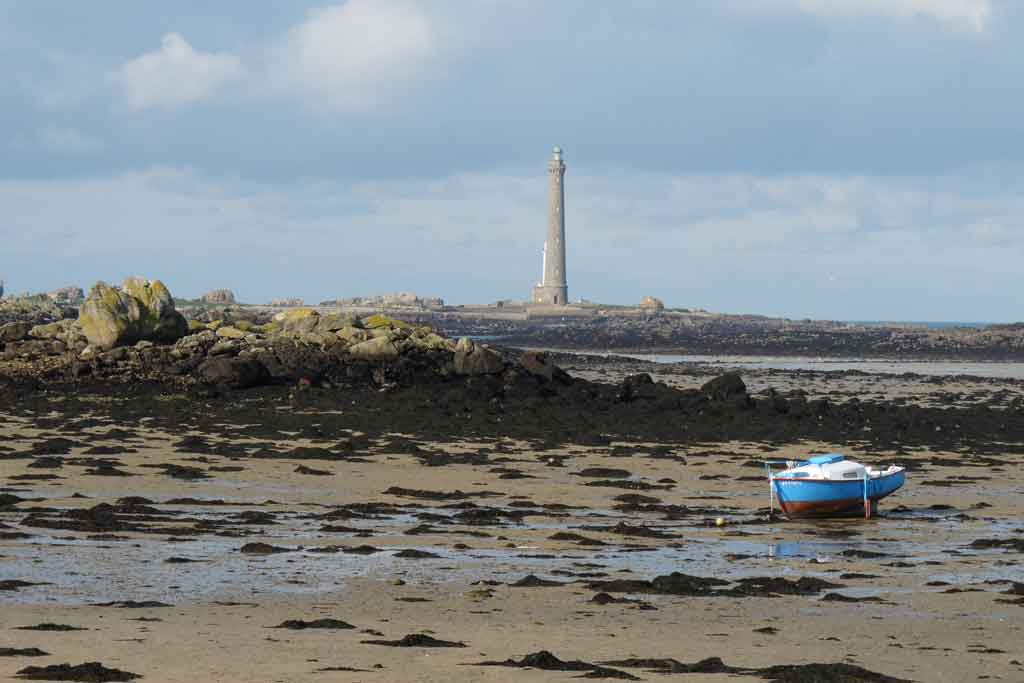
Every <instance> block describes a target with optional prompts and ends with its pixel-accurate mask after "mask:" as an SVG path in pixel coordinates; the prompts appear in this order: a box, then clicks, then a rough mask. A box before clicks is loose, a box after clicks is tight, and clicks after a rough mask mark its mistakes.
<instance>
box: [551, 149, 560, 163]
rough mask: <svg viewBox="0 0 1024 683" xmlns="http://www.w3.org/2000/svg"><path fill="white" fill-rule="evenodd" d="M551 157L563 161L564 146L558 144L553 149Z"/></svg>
mask: <svg viewBox="0 0 1024 683" xmlns="http://www.w3.org/2000/svg"><path fill="white" fill-rule="evenodd" d="M551 158H552V159H553V160H555V161H561V160H562V148H561V147H557V146H556V147H555V148H554V149H553V150H551Z"/></svg>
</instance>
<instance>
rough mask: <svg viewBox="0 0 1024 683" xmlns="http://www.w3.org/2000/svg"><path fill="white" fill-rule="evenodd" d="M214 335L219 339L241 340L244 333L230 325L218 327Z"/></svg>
mask: <svg viewBox="0 0 1024 683" xmlns="http://www.w3.org/2000/svg"><path fill="white" fill-rule="evenodd" d="M215 334H216V335H217V336H218V337H220V338H221V339H242V338H244V337H245V332H244V331H243V330H240V329H238V328H237V327H232V326H230V325H225V326H224V327H218V328H217V331H216V333H215Z"/></svg>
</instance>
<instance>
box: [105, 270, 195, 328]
mask: <svg viewBox="0 0 1024 683" xmlns="http://www.w3.org/2000/svg"><path fill="white" fill-rule="evenodd" d="M121 289H122V290H123V291H124V292H125V293H126V294H128V295H129V296H131V297H132V298H133V299H135V300H136V301H138V302H139V323H138V325H139V338H140V339H147V340H150V341H158V342H166V343H173V342H175V341H177V340H178V339H181V338H182V337H183V336H185V334H186V333H187V332H188V322H187V321H186V320H185V318H184V316H182V315H181V314H180V313H178V311H176V310H175V308H174V298H173V297H172V296H171V293H170V291H168V289H167V287H166V286H165V285H164V283H163V282H161V281H160V280H146V279H143V278H139V277H130V278H127V279H126V280H125V281H124V285H123V286H122V287H121Z"/></svg>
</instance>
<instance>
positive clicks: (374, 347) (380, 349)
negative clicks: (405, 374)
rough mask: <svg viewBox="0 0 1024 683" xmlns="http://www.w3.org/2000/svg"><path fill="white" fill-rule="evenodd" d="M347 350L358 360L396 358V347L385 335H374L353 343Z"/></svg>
mask: <svg viewBox="0 0 1024 683" xmlns="http://www.w3.org/2000/svg"><path fill="white" fill-rule="evenodd" d="M348 352H349V353H350V354H352V356H353V357H355V358H358V359H360V360H369V361H386V360H394V359H395V358H398V347H397V346H395V343H394V342H392V341H391V340H390V339H388V338H387V337H376V338H374V339H369V340H367V341H364V342H359V343H358V344H353V345H352V346H350V347H349V349H348Z"/></svg>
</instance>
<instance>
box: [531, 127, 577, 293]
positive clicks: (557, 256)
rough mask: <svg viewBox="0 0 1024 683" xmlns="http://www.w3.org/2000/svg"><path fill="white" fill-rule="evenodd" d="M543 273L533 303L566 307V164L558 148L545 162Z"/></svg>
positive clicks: (567, 286) (567, 289)
mask: <svg viewBox="0 0 1024 683" xmlns="http://www.w3.org/2000/svg"><path fill="white" fill-rule="evenodd" d="M543 269H544V271H543V278H544V279H543V280H542V281H541V282H540V284H538V285H537V286H536V287H534V288H533V303H535V304H549V305H556V306H564V305H565V304H567V303H569V285H568V283H567V282H566V279H565V162H563V161H562V148H561V147H555V149H554V151H553V152H552V154H551V161H549V162H548V236H547V241H545V242H544V256H543Z"/></svg>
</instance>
